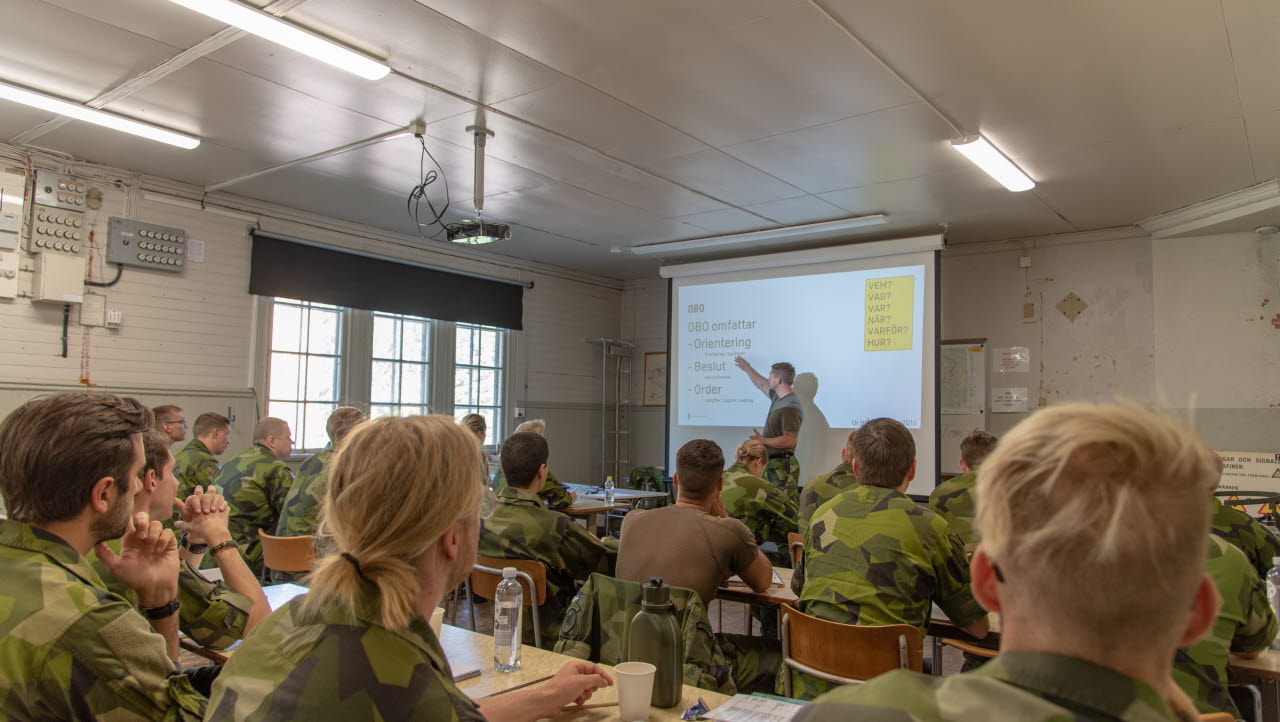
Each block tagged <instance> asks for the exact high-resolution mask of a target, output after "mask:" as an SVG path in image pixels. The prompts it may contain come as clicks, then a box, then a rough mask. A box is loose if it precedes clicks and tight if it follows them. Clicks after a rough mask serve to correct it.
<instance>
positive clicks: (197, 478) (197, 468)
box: [173, 439, 222, 499]
mask: <svg viewBox="0 0 1280 722" xmlns="http://www.w3.org/2000/svg"><path fill="white" fill-rule="evenodd" d="M221 468H222V467H221V466H220V465H219V464H218V460H217V459H216V458H215V457H214V455H213V453H212V452H210V451H209V447H207V446H205V445H204V442H202V441H200V440H199V439H192V440H191V441H188V442H187V445H186V446H184V447H182V448H181V449H178V453H176V454H174V455H173V475H174V477H175V478H177V480H178V498H179V499H185V498H187V497H188V496H191V492H192V490H194V489H195V488H196V487H197V486H202V487H207V486H209V485H210V484H212V483H213V480H214V479H215V478H217V476H218V470H219V469H221Z"/></svg>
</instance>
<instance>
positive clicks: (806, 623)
mask: <svg viewBox="0 0 1280 722" xmlns="http://www.w3.org/2000/svg"><path fill="white" fill-rule="evenodd" d="M781 610H782V664H783V666H784V667H785V669H783V687H784V689H785V692H784V695H785V696H787V697H790V696H791V684H792V682H791V670H793V669H794V670H796V671H799V672H803V673H805V674H808V675H811V676H813V677H817V678H818V679H822V680H826V681H827V682H833V683H835V684H857V683H859V682H864V681H866V680H868V679H871V678H872V677H876V676H878V675H881V674H884V673H885V672H889V671H892V670H895V669H911V670H915V671H916V672H919V671H921V670H923V669H924V635H923V634H921V633H920V630H919V629H916V628H915V627H912V626H911V625H909V624H893V625H889V626H885V627H859V626H854V625H852V624H840V623H838V622H828V621H826V620H825V619H818V618H817V617H811V616H809V615H808V614H805V613H804V612H801V611H798V610H796V609H795V608H793V607H792V606H791V605H789V604H783V605H782V607H781Z"/></svg>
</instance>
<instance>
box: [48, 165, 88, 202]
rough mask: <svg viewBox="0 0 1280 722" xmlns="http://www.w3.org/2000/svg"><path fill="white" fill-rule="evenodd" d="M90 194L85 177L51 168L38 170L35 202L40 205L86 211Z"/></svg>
mask: <svg viewBox="0 0 1280 722" xmlns="http://www.w3.org/2000/svg"><path fill="white" fill-rule="evenodd" d="M88 195H89V184H88V182H86V181H85V179H83V178H77V177H75V176H73V175H66V174H63V173H56V172H54V171H51V170H38V171H36V195H35V202H36V203H38V204H39V205H42V206H48V207H50V208H62V209H64V210H70V211H84V208H85V203H86V202H87V199H88Z"/></svg>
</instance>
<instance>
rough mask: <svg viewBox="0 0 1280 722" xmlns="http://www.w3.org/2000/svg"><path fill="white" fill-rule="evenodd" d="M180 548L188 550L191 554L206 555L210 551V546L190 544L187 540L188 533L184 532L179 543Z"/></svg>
mask: <svg viewBox="0 0 1280 722" xmlns="http://www.w3.org/2000/svg"><path fill="white" fill-rule="evenodd" d="M178 546H180V547H182V548H183V549H186V550H187V551H189V552H191V553H192V554H204V553H205V552H207V551H209V545H208V544H192V543H190V542H189V541H188V540H187V533H186V532H185V531H184V532H182V540H181V541H179V542H178Z"/></svg>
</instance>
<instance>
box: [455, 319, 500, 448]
mask: <svg viewBox="0 0 1280 722" xmlns="http://www.w3.org/2000/svg"><path fill="white" fill-rule="evenodd" d="M505 337H506V331H505V330H503V329H500V328H494V327H492V326H473V325H470V324H462V323H460V324H457V331H456V334H455V336H454V374H453V414H454V416H456V417H457V418H459V419H460V418H462V417H463V416H466V415H467V414H473V413H474V414H480V415H481V416H483V417H484V418H485V421H486V422H487V425H488V427H489V430H488V432H487V434H486V436H485V440H484V443H485V444H486V445H490V444H495V443H497V440H498V439H501V438H502V429H501V428H500V423H501V419H502V403H503V394H502V369H503V366H504V361H505V359H506V354H505V352H504V349H503V341H504V340H505Z"/></svg>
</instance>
